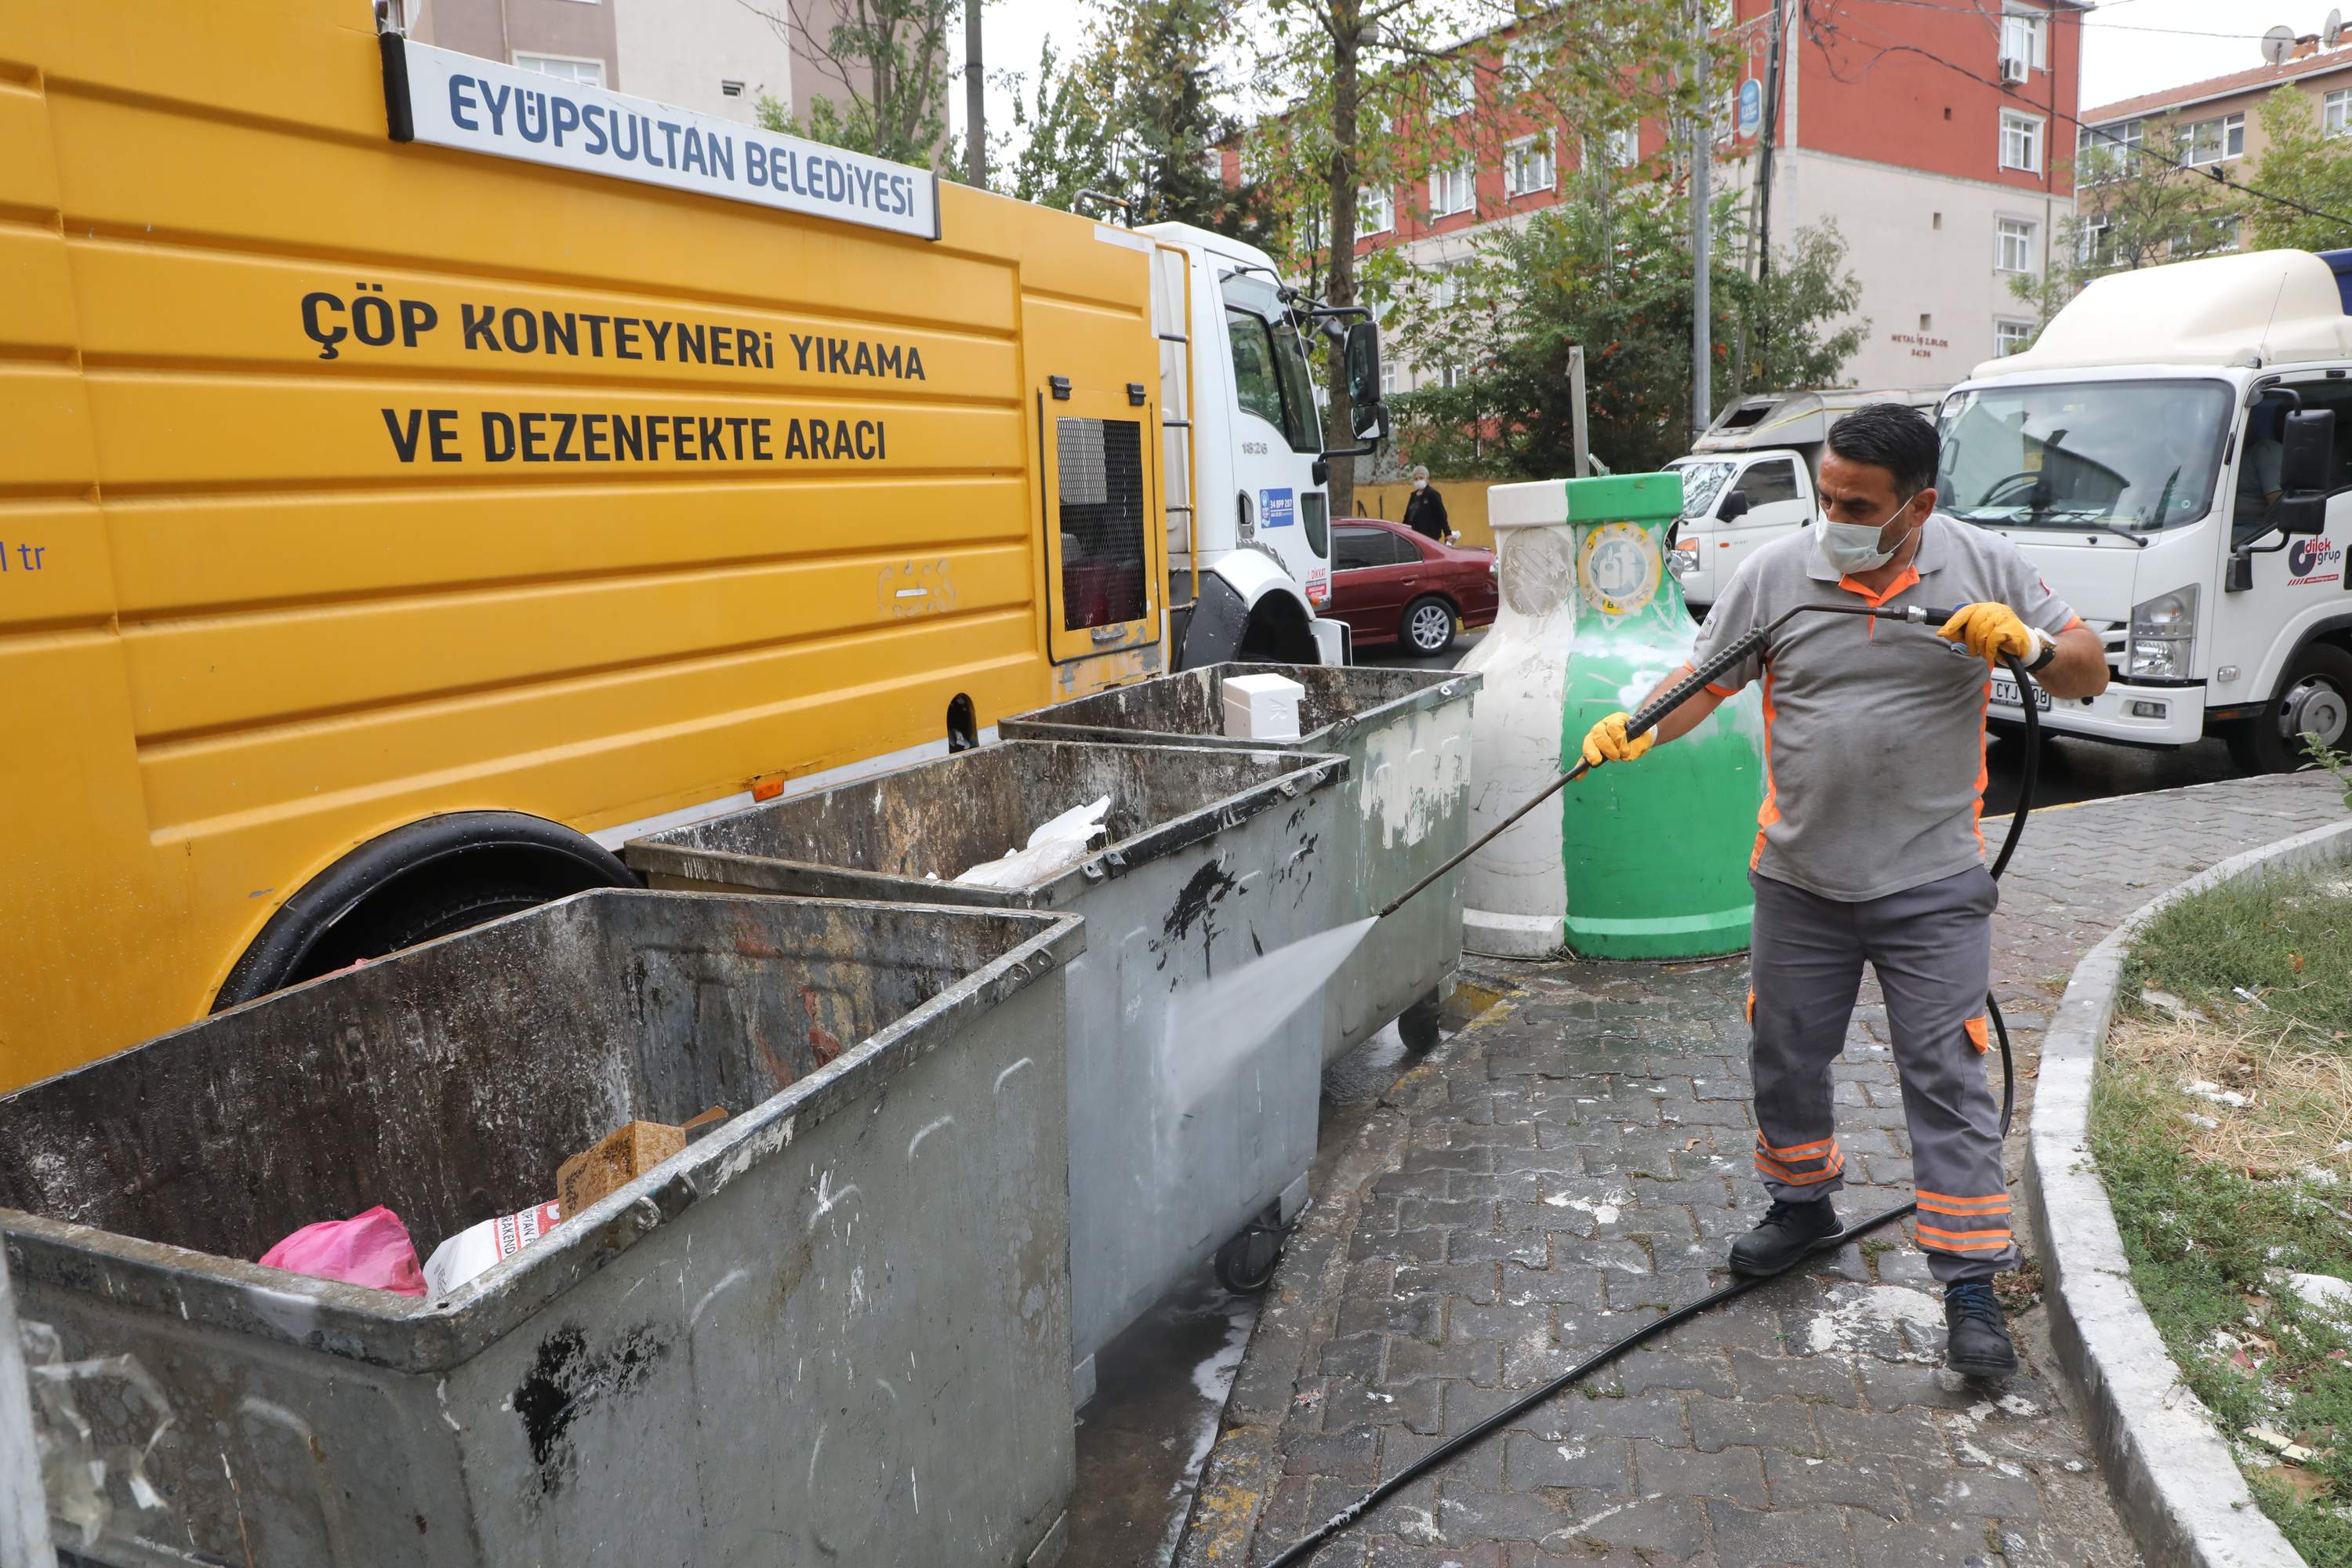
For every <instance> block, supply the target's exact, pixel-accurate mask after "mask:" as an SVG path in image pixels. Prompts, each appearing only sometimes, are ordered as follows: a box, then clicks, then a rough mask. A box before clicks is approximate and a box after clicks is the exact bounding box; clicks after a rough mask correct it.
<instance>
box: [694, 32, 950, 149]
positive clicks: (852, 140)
mask: <svg viewBox="0 0 2352 1568" xmlns="http://www.w3.org/2000/svg"><path fill="white" fill-rule="evenodd" d="M737 3H738V4H740V5H742V6H743V7H744V9H746V10H748V11H750V12H751V13H752V14H753V15H754V16H758V17H760V18H761V20H762V21H764V22H766V23H767V24H768V26H770V27H771V28H772V29H774V31H775V33H776V36H777V37H781V38H782V39H783V40H784V44H785V47H788V48H790V49H791V50H792V53H793V58H794V59H795V60H800V61H803V62H805V63H806V64H808V65H809V66H811V67H812V68H814V70H815V71H816V73H817V74H818V75H819V76H821V77H823V78H824V79H825V80H826V81H827V82H828V83H829V84H831V86H832V88H833V89H835V90H834V92H832V93H830V94H828V95H827V96H825V97H821V98H813V99H812V100H811V101H810V102H808V103H807V104H805V105H787V104H784V103H782V102H780V101H778V100H775V99H773V98H768V97H762V98H761V100H760V101H759V103H758V104H757V105H756V106H755V110H756V112H757V114H758V116H759V120H760V123H761V126H762V127H764V128H765V129H767V130H770V131H778V132H783V133H784V134H786V135H789V136H803V137H806V138H807V139H808V140H810V141H812V142H824V143H825V144H826V145H827V146H832V147H845V148H847V149H849V150H850V151H851V152H855V153H872V154H874V156H876V157H877V158H887V159H889V160H890V161H891V162H893V163H912V164H915V165H917V166H919V167H921V168H930V169H937V170H938V171H939V173H940V174H941V175H943V176H945V177H947V178H950V179H960V178H961V177H962V175H963V168H962V165H961V162H960V161H959V160H958V159H957V158H956V157H955V155H954V153H953V151H952V150H951V149H950V147H949V146H948V144H947V141H948V121H947V105H948V87H949V78H950V75H951V74H952V71H953V69H954V68H953V67H952V66H951V65H950V46H951V42H952V40H953V39H954V38H956V37H959V36H960V34H961V19H962V16H963V6H964V5H965V4H966V3H967V0H836V4H835V11H834V17H835V19H834V21H833V23H832V25H831V26H828V27H825V28H824V31H823V33H822V36H820V35H819V33H818V31H817V30H816V28H815V27H814V26H812V24H811V20H810V10H809V6H808V3H807V0H776V3H775V4H772V5H770V4H758V3H755V0H737Z"/></svg>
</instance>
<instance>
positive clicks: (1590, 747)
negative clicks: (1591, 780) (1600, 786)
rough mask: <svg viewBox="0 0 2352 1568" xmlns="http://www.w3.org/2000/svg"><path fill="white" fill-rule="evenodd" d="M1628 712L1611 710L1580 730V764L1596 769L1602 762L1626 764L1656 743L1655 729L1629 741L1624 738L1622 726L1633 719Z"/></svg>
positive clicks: (1623, 727)
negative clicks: (1582, 752) (1611, 711)
mask: <svg viewBox="0 0 2352 1568" xmlns="http://www.w3.org/2000/svg"><path fill="white" fill-rule="evenodd" d="M1632 719H1633V715H1632V714H1630V713H1612V714H1611V715H1609V717H1607V718H1606V719H1603V720H1602V721H1601V722H1600V723H1598V724H1595V725H1594V726H1592V728H1591V729H1590V730H1587V731H1585V732H1584V765H1585V766H1586V767H1589V768H1597V767H1599V766H1600V765H1601V763H1630V762H1632V761H1633V759H1634V758H1636V757H1638V756H1640V755H1641V754H1642V753H1643V752H1646V751H1648V750H1649V749H1650V748H1651V747H1652V746H1654V745H1656V744H1657V743H1658V735H1657V731H1654V730H1652V731H1646V732H1644V733H1643V734H1640V735H1636V736H1635V737H1633V739H1632V740H1630V741H1629V740H1627V739H1626V738H1625V726H1626V724H1627V723H1628V722H1630V721H1632Z"/></svg>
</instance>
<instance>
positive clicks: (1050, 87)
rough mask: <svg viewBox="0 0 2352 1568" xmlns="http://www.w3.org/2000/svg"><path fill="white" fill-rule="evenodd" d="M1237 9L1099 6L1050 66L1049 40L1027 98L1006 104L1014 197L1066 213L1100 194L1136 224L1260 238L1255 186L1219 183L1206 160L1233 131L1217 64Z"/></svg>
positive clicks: (1232, 3)
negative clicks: (1080, 39)
mask: <svg viewBox="0 0 2352 1568" xmlns="http://www.w3.org/2000/svg"><path fill="white" fill-rule="evenodd" d="M1240 11H1241V6H1240V5H1239V4H1238V0H1097V5H1096V6H1095V10H1094V16H1093V20H1092V22H1091V23H1090V25H1089V26H1088V27H1087V36H1086V44H1085V47H1084V48H1083V50H1082V52H1081V53H1080V54H1079V56H1078V57H1077V58H1076V59H1074V60H1071V61H1068V62H1066V64H1065V63H1064V62H1061V61H1058V60H1057V59H1056V58H1055V53H1054V49H1053V45H1052V41H1051V40H1050V39H1049V40H1048V41H1047V43H1046V47H1045V58H1043V59H1042V60H1040V62H1039V64H1038V70H1037V81H1036V84H1035V96H1034V101H1033V102H1027V103H1024V102H1020V101H1017V100H1016V102H1015V104H1014V108H1013V122H1014V125H1015V127H1016V129H1017V130H1018V131H1020V132H1025V133H1026V141H1025V142H1024V145H1023V147H1022V149H1021V151H1020V153H1018V154H1017V156H1016V157H1015V159H1014V161H1013V178H1012V185H1013V195H1017V196H1020V197H1022V198H1023V199H1024V200H1026V201H1036V202H1043V203H1045V205H1048V206H1058V207H1067V206H1069V205H1071V203H1072V201H1073V200H1074V199H1075V197H1076V195H1077V193H1078V192H1079V191H1082V190H1097V191H1102V192H1105V193H1106V194H1108V195H1113V196H1117V197H1118V198H1120V199H1121V200H1123V201H1124V202H1126V203H1127V204H1128V210H1129V211H1130V212H1132V213H1133V215H1134V218H1135V221H1136V222H1137V223H1139V224H1144V223H1189V224H1194V225H1197V226H1200V227H1202V228H1208V229H1214V230H1216V231H1217V232H1219V233H1221V234H1230V235H1233V236H1234V237H1237V238H1241V239H1245V240H1248V241H1250V242H1252V243H1254V244H1255V243H1258V242H1260V241H1262V240H1263V239H1264V238H1265V232H1264V229H1265V226H1264V221H1263V219H1262V218H1260V217H1259V216H1258V215H1257V205H1258V203H1257V191H1256V187H1255V184H1253V183H1251V182H1249V181H1247V180H1244V181H1243V182H1242V183H1241V184H1238V185H1228V184H1226V182H1225V180H1224V178H1223V174H1222V172H1221V170H1220V169H1219V168H1217V167H1215V166H1214V164H1213V161H1214V160H1216V159H1217V158H1218V155H1219V150H1220V148H1221V147H1223V144H1224V143H1226V142H1230V141H1232V140H1233V139H1234V137H1235V136H1236V135H1237V134H1238V132H1239V129H1240V128H1239V126H1238V125H1237V124H1236V123H1235V121H1234V119H1233V117H1232V115H1231V113H1230V112H1229V111H1228V110H1225V109H1224V108H1223V105H1222V102H1221V100H1223V97H1224V96H1225V92H1226V84H1225V83H1224V82H1223V79H1222V78H1221V76H1220V73H1219V70H1218V67H1217V53H1218V50H1219V49H1220V48H1221V47H1223V45H1224V44H1225V42H1226V41H1227V40H1228V39H1229V38H1230V37H1231V36H1232V35H1233V33H1234V30H1235V28H1236V27H1237V26H1239V25H1240V21H1241V16H1240Z"/></svg>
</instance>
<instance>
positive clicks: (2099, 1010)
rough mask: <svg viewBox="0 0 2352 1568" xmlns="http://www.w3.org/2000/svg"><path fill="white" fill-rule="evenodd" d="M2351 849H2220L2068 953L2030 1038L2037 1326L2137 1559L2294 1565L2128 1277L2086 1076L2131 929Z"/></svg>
mask: <svg viewBox="0 0 2352 1568" xmlns="http://www.w3.org/2000/svg"><path fill="white" fill-rule="evenodd" d="M2346 858H2352V822H2342V823H2336V824H2332V825H2330V826H2326V827H2321V828H2315V829H2314V830H2313V831H2311V832H2308V833H2304V834H2300V835H2298V836H2296V837H2293V838H2287V839H2282V840H2281V841H2280V842H2278V843H2276V844H2272V845H2268V846H2266V847H2263V848H2260V849H2254V850H2250V851H2248V852H2247V853H2245V854H2243V855H2236V856H2232V857H2231V858H2229V859H2227V860H2224V861H2222V862H2221V864H2219V865H2217V866H2214V867H2212V868H2210V869H2209V870H2206V871H2204V872H2201V873H2200V874H2199V875H2197V876H2195V877H2192V878H2190V879H2189V880H2187V881H2185V882H2183V883H2181V884H2180V885H2179V886H2178V887H2176V888H2174V889H2172V890H2171V891H2170V892H2168V893H2165V894H2162V895H2160V896H2159V897H2158V898H2156V899H2153V900H2150V901H2149V902H2147V903H2146V904H2143V905H2142V906H2141V907H2140V908H2139V909H2138V910H2135V911H2134V912H2133V913H2132V915H2131V916H2130V918H2129V919H2127V920H2126V921H2124V922H2123V923H2122V924H2121V925H2119V926H2117V927H2116V930H2115V931H2113V932H2112V933H2110V934H2109V935H2108V937H2107V939H2106V940H2105V942H2101V943H2099V945H2098V946H2097V947H2095V948H2093V949H2092V950H2091V952H2089V954H2088V955H2087V956H2085V957H2084V960H2083V962H2082V963H2078V964H2076V965H2075V966H2074V977H2073V978H2072V979H2071V980H2070V981H2069V982H2068V983H2067V986H2066V998H2065V1000H2064V1001H2063V1002H2062V1003H2061V1004H2060V1005H2059V1007H2058V1016H2057V1017H2056V1018H2055V1019H2053V1021H2052V1023H2051V1026H2050V1028H2049V1030H2048V1032H2047V1033H2045V1034H2044V1035H2043V1036H2042V1067H2041V1076H2040V1078H2039V1079H2038V1080H2037V1082H2036V1084H2035V1089H2034V1105H2033V1120H2032V1128H2031V1129H2030V1131H2029V1134H2028V1140H2027V1144H2026V1160H2025V1194H2026V1202H2027V1203H2028V1204H2029V1205H2032V1215H2033V1223H2034V1225H2035V1226H2036V1228H2037V1229H2038V1230H2039V1232H2040V1234H2041V1237H2042V1275H2043V1279H2044V1284H2045V1289H2046V1290H2047V1295H2048V1300H2049V1302H2050V1308H2051V1310H2050V1329H2051V1340H2052V1342H2053V1344H2054V1345H2055V1347H2056V1349H2057V1352H2058V1360H2059V1364H2060V1366H2061V1367H2062V1368H2063V1371H2064V1372H2065V1373H2066V1376H2067V1378H2068V1380H2069V1382H2070V1383H2071V1384H2073V1385H2074V1392H2075V1393H2076V1394H2077V1395H2078V1396H2079V1397H2080V1398H2081V1401H2082V1405H2083V1409H2084V1419H2085V1425H2086V1426H2088V1428H2089V1431H2090V1436H2091V1441H2092V1444H2093V1446H2094V1447H2095V1449H2096V1450H2097V1453H2098V1456H2099V1464H2100V1468H2101V1471H2102V1473H2104V1474H2105V1477H2106V1478H2107V1484H2108V1487H2109V1489H2111V1490H2112V1491H2113V1492H2114V1494H2115V1499H2116V1508H2117V1509H2118V1510H2119V1511H2120V1512H2121V1513H2122V1514H2123V1517H2124V1521H2125V1523H2126V1526H2127V1527H2128V1528H2129V1529H2130V1530H2131V1531H2132V1533H2133V1535H2134V1536H2135V1537H2136V1538H2137V1541H2138V1542H2139V1547H2140V1550H2141V1552H2144V1553H2145V1554H2146V1555H2147V1559H2148V1561H2149V1562H2151V1563H2182V1564H2189V1565H2192V1568H2295V1565H2297V1564H2301V1563H2303V1561H2304V1560H2303V1558H2302V1557H2301V1556H2300V1555H2299V1554H2298V1553H2297V1552H2295V1550H2294V1547H2292V1546H2290V1545H2288V1544H2287V1541H2286V1537H2285V1536H2284V1535H2282V1534H2280V1533H2279V1530H2278V1527H2277V1526H2276V1525H2274V1524H2273V1523H2272V1522H2271V1521H2270V1520H2269V1519H2268V1518H2267V1517H2265V1516H2264V1515H2263V1512H2262V1510H2260V1509H2259V1508H2258V1507H2256V1506H2255V1503H2254V1500H2253V1494H2252V1491H2251V1490H2249V1489H2248V1488H2247V1486H2246V1481H2245V1478H2244V1476H2243V1475H2242V1474H2241V1473H2240V1472H2239V1469H2238V1466H2237V1462H2236V1460H2235V1459H2233V1458H2231V1455H2230V1450H2229V1447H2228V1446H2227V1445H2226V1444H2224V1443H2223V1442H2222V1440H2221V1436H2220V1435H2219V1433H2218V1432H2216V1430H2215V1429H2214V1424H2213V1418H2212V1415H2211V1413H2210V1412H2209V1411H2208V1410H2207V1409H2206V1408H2205V1405H2204V1404H2203V1402H2201V1401H2200V1400H2199V1399H2198V1398H2197V1396H2196V1395H2195V1394H2191V1393H2189V1390H2188V1388H2187V1387H2186V1386H2185V1385H2183V1384H2182V1383H2181V1382H2180V1378H2179V1372H2178V1370H2177V1369H2176V1368H2175V1367H2174V1366H2173V1364H2172V1361H2171V1359H2170V1357H2169V1356H2168V1354H2167V1352H2166V1351H2165V1348H2164V1341H2163V1340H2162V1339H2161V1338H2160V1337H2159V1336H2158V1333H2157V1331H2156V1324H2155V1322H2154V1321H2151V1320H2150V1319H2149V1317H2148V1315H2147V1310H2145V1309H2144V1308H2143V1307H2142V1306H2141V1305H2140V1300H2139V1293H2138V1292H2137V1290H2135V1289H2132V1283H2131V1274H2130V1269H2129V1266H2128V1265H2127V1264H2126V1260H2125V1258H2124V1249H2123V1237H2122V1234H2121V1232H2120V1231H2118V1230H2117V1228H2116V1216H2115V1211H2114V1210H2113V1209H2112V1208H2110V1207H2109V1206H2108V1204H2107V1191H2106V1186H2105V1184H2104V1183H2103V1182H2102V1181H2101V1180H2100V1178H2099V1174H2098V1172H2097V1171H2096V1170H2095V1168H2093V1167H2092V1165H2091V1163H2090V1159H2089V1144H2090V1137H2089V1122H2090V1111H2091V1075H2092V1071H2093V1069H2094V1068H2095V1065H2096V1063H2097V1059H2098V1053H2099V1047H2100V1046H2101V1045H2102V1044H2103V1043H2104V1042H2105V1039H2106V1036H2107V1026H2108V1024H2109V1022H2110V1021H2111V1020H2112V1018H2113V1017H2114V1015H2115V1005H2116V992H2117V990H2118V988H2119V987H2120V986H2121V984H2122V982H2123V966H2124V959H2125V956H2126V952H2128V950H2129V948H2130V945H2131V941H2132V937H2133V935H2134V933H2135V932H2137V931H2138V930H2139V929H2140V928H2141V927H2142V926H2143V925H2145V924H2146V923H2147V921H2148V920H2149V918H2150V917H2152V916H2153V915H2155V914H2156V912H2157V911H2158V910H2161V909H2163V908H2164V907H2165V906H2166V905H2167V904H2169V903H2171V902H2173V901H2174V900H2178V899H2180V898H2184V897H2186V896H2188V895H2189V894H2191V893H2195V892H2199V891H2201V890H2203V889H2207V888H2210V887H2213V886H2215V885H2216V884H2218V883H2221V882H2226V881H2230V880H2232V879H2236V878H2239V877H2243V876H2246V875H2248V874H2250V873H2254V872H2263V871H2282V870H2290V869H2294V868H2301V867H2305V866H2312V865H2324V864H2328V863H2332V862H2336V861H2341V860H2344V859H2346Z"/></svg>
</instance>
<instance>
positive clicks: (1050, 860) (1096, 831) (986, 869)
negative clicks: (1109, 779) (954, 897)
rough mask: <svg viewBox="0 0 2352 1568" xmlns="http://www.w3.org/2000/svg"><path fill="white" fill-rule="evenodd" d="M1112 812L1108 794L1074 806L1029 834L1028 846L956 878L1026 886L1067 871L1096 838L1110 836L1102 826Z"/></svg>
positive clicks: (979, 885) (975, 882) (995, 885)
mask: <svg viewBox="0 0 2352 1568" xmlns="http://www.w3.org/2000/svg"><path fill="white" fill-rule="evenodd" d="M1109 811H1110V796H1108V795H1105V796H1103V797H1102V798H1101V799H1100V800H1097V801H1090V802H1088V803H1087V805H1074V806H1072V807H1071V808H1070V809H1069V810H1067V811H1066V812H1064V813H1062V815H1061V816H1057V817H1055V818H1054V819H1053V820H1052V821H1050V822H1046V823H1045V824H1043V825H1041V826H1039V827H1038V829H1037V831H1036V832H1034V833H1032V834H1031V835H1030V836H1029V843H1028V846H1027V847H1025V848H1021V849H1012V850H1008V851H1006V852H1005V853H1004V854H1003V855H1000V856H998V857H997V858H995V859H993V860H984V861H982V863H981V864H979V865H977V866H974V867H973V868H971V870H969V871H966V872H965V873H964V874H963V875H962V876H961V877H958V878H957V879H956V880H957V881H959V882H961V883H963V884H964V885H965V886H967V887H973V888H1026V887H1029V886H1030V885H1032V884H1033V883H1036V882H1042V881H1044V880H1045V879H1046V878H1048V877H1051V876H1054V875H1055V874H1056V873H1057V872H1062V871H1066V870H1068V869H1069V868H1071V867H1073V866H1075V865H1076V864H1077V863H1078V862H1079V861H1081V860H1083V859H1085V858H1087V852H1088V851H1089V850H1090V849H1091V848H1092V847H1093V845H1094V841H1095V840H1096V839H1097V838H1100V837H1108V836H1109V829H1108V828H1107V827H1105V826H1103V818H1104V816H1107V815H1108V813H1109Z"/></svg>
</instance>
